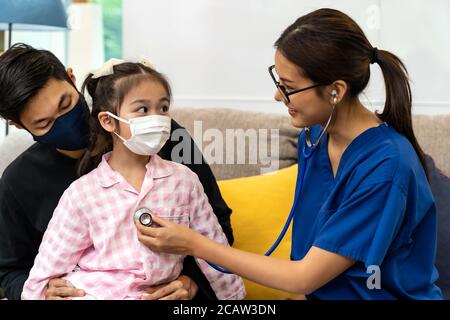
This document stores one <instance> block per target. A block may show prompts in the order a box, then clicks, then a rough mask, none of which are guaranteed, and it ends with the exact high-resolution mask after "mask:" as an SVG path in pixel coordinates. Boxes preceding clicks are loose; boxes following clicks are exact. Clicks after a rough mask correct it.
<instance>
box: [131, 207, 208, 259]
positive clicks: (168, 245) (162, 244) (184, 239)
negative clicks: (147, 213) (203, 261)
mask: <svg viewBox="0 0 450 320" xmlns="http://www.w3.org/2000/svg"><path fill="white" fill-rule="evenodd" d="M153 223H156V224H157V225H158V226H155V227H153V226H150V227H145V226H143V225H142V224H141V223H140V222H139V221H136V223H135V224H136V228H137V235H138V239H139V241H140V242H142V243H143V244H144V245H146V246H147V247H149V248H150V249H151V250H153V251H155V252H166V253H175V254H182V255H187V256H191V255H192V251H193V248H192V243H193V240H194V239H195V238H197V237H199V236H200V235H199V234H198V233H196V232H195V231H193V230H191V229H189V228H188V227H186V226H184V225H181V224H177V223H173V222H171V221H169V220H166V219H163V218H161V217H158V216H156V215H155V216H153ZM200 237H201V236H200Z"/></svg>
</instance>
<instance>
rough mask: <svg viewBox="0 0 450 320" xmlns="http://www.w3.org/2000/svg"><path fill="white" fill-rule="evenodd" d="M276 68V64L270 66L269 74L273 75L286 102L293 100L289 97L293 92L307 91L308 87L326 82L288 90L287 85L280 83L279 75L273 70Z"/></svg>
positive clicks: (318, 85)
mask: <svg viewBox="0 0 450 320" xmlns="http://www.w3.org/2000/svg"><path fill="white" fill-rule="evenodd" d="M274 68H275V65H273V66H270V67H269V74H270V76H271V77H272V80H273V82H274V83H275V86H276V87H277V89H278V91H280V94H281V97H282V98H283V100H284V102H285V103H290V102H291V100H290V99H289V96H291V95H293V94H296V93H299V92H302V91H305V90H308V89H312V88H316V87H320V86H325V84H315V85H312V86H310V87H306V88H303V89H298V90H294V91H291V92H288V91H287V90H286V87H285V86H283V85H282V84H281V83H280V81H279V80H277V77H278V76H276V74H275V73H274V72H273V69H274Z"/></svg>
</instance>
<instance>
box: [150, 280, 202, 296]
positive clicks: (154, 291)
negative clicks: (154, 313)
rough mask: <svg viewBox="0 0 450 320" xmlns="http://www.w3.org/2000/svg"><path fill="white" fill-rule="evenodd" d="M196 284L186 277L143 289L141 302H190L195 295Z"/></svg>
mask: <svg viewBox="0 0 450 320" xmlns="http://www.w3.org/2000/svg"><path fill="white" fill-rule="evenodd" d="M197 291H198V286H197V284H196V283H195V282H194V281H193V280H192V279H191V278H189V277H188V276H185V275H181V276H179V277H178V279H176V280H174V281H172V282H169V283H164V284H160V285H158V286H154V287H148V288H147V289H145V293H144V295H143V296H142V299H143V300H192V299H193V298H194V297H195V295H196V294H197Z"/></svg>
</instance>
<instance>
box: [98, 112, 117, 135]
mask: <svg viewBox="0 0 450 320" xmlns="http://www.w3.org/2000/svg"><path fill="white" fill-rule="evenodd" d="M98 121H99V122H100V125H101V126H102V128H103V129H105V130H106V131H108V132H114V130H115V129H116V124H115V121H113V119H112V118H111V117H110V116H109V115H108V114H107V113H106V112H104V111H102V112H99V114H98Z"/></svg>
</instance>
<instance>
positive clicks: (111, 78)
mask: <svg viewBox="0 0 450 320" xmlns="http://www.w3.org/2000/svg"><path fill="white" fill-rule="evenodd" d="M92 77H93V74H92V73H91V74H89V75H88V76H87V78H86V79H85V80H84V83H83V85H82V87H81V93H82V94H83V95H84V94H85V91H86V89H87V92H88V93H89V95H90V96H91V98H92V112H91V116H90V119H89V127H90V135H89V144H88V147H87V150H86V152H85V153H84V155H83V157H82V158H81V159H80V161H79V164H78V170H77V171H78V175H80V176H81V175H84V174H86V173H88V172H90V171H91V170H93V169H95V168H96V167H97V166H98V165H99V163H100V162H101V160H102V156H103V155H104V154H105V153H107V152H109V151H111V150H112V148H113V139H112V136H111V133H109V132H107V131H106V130H104V129H103V127H102V126H101V124H100V122H99V120H98V114H99V113H100V112H102V111H109V112H111V113H113V114H118V111H119V107H120V105H121V104H122V102H123V99H124V98H125V96H126V94H127V93H128V92H129V91H130V90H131V89H132V88H133V87H136V86H137V85H138V84H139V83H141V82H142V81H144V80H151V81H157V82H159V83H160V84H161V85H162V86H163V87H164V89H165V90H166V92H167V95H168V96H169V99H171V96H172V93H171V89H170V85H169V82H168V81H167V79H166V78H165V76H164V75H163V74H161V73H159V72H158V71H156V70H154V69H152V68H150V67H148V66H145V65H143V64H141V63H132V62H124V63H121V64H118V65H115V66H114V73H113V74H111V75H107V76H103V77H100V78H92ZM115 121H117V120H115Z"/></svg>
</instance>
